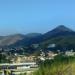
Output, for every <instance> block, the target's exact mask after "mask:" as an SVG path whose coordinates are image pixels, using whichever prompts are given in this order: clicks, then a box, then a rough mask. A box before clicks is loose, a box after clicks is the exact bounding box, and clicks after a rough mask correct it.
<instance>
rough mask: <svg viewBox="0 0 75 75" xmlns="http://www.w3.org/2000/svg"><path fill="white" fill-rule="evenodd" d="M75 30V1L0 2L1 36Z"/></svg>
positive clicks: (17, 0)
mask: <svg viewBox="0 0 75 75" xmlns="http://www.w3.org/2000/svg"><path fill="white" fill-rule="evenodd" d="M58 25H65V26H67V27H69V28H72V29H74V30H75V0H0V35H9V34H14V33H23V34H26V33H32V32H39V33H40V32H41V33H45V32H47V31H49V30H51V29H53V28H55V27H56V26H58Z"/></svg>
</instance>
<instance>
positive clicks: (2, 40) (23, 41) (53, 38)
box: [0, 25, 75, 48]
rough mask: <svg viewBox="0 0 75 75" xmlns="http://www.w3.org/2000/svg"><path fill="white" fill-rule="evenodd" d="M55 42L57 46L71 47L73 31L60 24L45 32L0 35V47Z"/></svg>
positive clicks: (74, 36) (73, 41) (74, 40)
mask: <svg viewBox="0 0 75 75" xmlns="http://www.w3.org/2000/svg"><path fill="white" fill-rule="evenodd" d="M53 43H54V44H56V46H57V47H58V46H59V47H70V46H71V47H73V48H74V46H75V31H73V30H71V29H69V28H67V27H65V26H64V25H60V26H58V27H56V28H54V29H53V30H52V31H48V32H47V33H44V34H41V33H30V34H27V35H23V34H14V35H10V36H1V37H0V47H19V46H26V45H27V46H28V45H32V44H41V45H42V46H46V45H48V44H53Z"/></svg>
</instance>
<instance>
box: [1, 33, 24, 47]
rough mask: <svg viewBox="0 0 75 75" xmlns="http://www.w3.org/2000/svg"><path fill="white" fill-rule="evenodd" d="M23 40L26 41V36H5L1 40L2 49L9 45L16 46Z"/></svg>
mask: <svg viewBox="0 0 75 75" xmlns="http://www.w3.org/2000/svg"><path fill="white" fill-rule="evenodd" d="M22 39H24V35H22V34H14V35H9V36H3V37H2V38H1V39H0V47H4V46H9V45H11V44H14V43H16V42H17V41H20V40H22Z"/></svg>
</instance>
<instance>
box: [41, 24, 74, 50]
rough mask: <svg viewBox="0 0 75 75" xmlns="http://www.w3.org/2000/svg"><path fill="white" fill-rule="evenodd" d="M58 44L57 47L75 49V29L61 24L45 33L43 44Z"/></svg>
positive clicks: (45, 45) (44, 45)
mask: <svg viewBox="0 0 75 75" xmlns="http://www.w3.org/2000/svg"><path fill="white" fill-rule="evenodd" d="M49 44H56V47H55V49H63V48H64V49H75V31H73V30H71V29H70V28H67V27H65V26H64V25H60V26H58V27H56V28H55V29H53V30H52V31H49V32H47V33H45V34H44V35H43V41H42V42H41V45H42V46H43V47H47V46H48V45H49Z"/></svg>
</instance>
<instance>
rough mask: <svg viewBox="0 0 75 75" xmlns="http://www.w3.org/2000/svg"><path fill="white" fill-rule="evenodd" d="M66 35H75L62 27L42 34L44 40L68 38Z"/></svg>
mask: <svg viewBox="0 0 75 75" xmlns="http://www.w3.org/2000/svg"><path fill="white" fill-rule="evenodd" d="M68 35H75V32H74V31H73V30H71V29H69V28H67V27H65V26H64V25H59V26H58V27H56V28H55V29H53V30H51V31H49V32H47V33H45V34H44V36H43V37H44V39H48V38H53V37H57V36H68Z"/></svg>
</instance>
